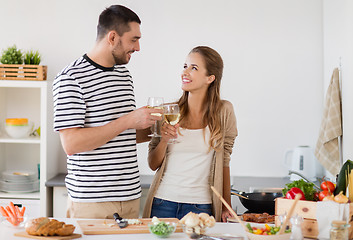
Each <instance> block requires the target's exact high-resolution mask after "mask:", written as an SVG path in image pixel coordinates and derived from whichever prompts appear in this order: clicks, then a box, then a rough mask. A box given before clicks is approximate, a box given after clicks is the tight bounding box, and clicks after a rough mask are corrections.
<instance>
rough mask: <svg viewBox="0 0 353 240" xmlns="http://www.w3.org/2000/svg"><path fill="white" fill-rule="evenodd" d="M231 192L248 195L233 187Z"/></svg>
mask: <svg viewBox="0 0 353 240" xmlns="http://www.w3.org/2000/svg"><path fill="white" fill-rule="evenodd" d="M230 193H236V194H239V195H243V196H244V195H246V193H245V192H243V191H239V190H236V189H233V188H231V189H230Z"/></svg>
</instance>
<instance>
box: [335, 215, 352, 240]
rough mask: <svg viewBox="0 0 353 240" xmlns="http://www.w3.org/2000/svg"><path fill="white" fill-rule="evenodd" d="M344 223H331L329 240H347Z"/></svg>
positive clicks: (347, 225)
mask: <svg viewBox="0 0 353 240" xmlns="http://www.w3.org/2000/svg"><path fill="white" fill-rule="evenodd" d="M349 227H350V225H349V224H347V223H346V222H345V221H338V220H337V221H332V223H331V230H330V240H348V228H349Z"/></svg>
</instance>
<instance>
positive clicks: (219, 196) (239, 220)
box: [211, 186, 249, 232]
mask: <svg viewBox="0 0 353 240" xmlns="http://www.w3.org/2000/svg"><path fill="white" fill-rule="evenodd" d="M211 189H212V191H213V192H214V193H215V194H216V196H217V197H218V198H219V199H220V200H221V201H222V203H223V204H224V206H226V208H227V209H228V210H229V211H230V212H231V213H232V214H233V216H234V217H235V218H236V219H237V220H238V222H239V223H240V224H241V226H242V227H243V228H244V229H245V231H246V232H249V229H248V228H247V227H246V226H245V225H244V223H243V221H242V220H241V219H240V217H239V216H238V215H237V214H236V213H235V212H234V210H233V208H231V207H230V206H229V204H228V203H227V202H226V200H224V198H223V197H222V196H221V195H220V194H219V192H217V190H216V189H215V188H214V187H213V186H211Z"/></svg>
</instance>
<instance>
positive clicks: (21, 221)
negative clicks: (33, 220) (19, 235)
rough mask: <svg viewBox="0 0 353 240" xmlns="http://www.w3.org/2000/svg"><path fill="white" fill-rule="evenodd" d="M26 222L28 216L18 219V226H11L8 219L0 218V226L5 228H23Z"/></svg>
mask: <svg viewBox="0 0 353 240" xmlns="http://www.w3.org/2000/svg"><path fill="white" fill-rule="evenodd" d="M27 220H28V215H27V214H24V216H23V218H22V219H20V220H19V221H20V222H19V223H18V225H13V224H12V223H11V222H10V221H9V219H8V217H4V216H1V224H3V225H5V226H7V227H12V228H23V227H24V226H25V224H26V222H27Z"/></svg>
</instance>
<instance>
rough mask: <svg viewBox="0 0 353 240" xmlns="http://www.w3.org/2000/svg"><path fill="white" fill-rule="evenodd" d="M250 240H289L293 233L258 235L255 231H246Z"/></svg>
mask: <svg viewBox="0 0 353 240" xmlns="http://www.w3.org/2000/svg"><path fill="white" fill-rule="evenodd" d="M246 235H247V236H248V238H249V239H250V240H289V239H290V236H291V235H292V234H291V233H283V234H281V235H278V234H276V235H257V234H254V233H250V232H246Z"/></svg>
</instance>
